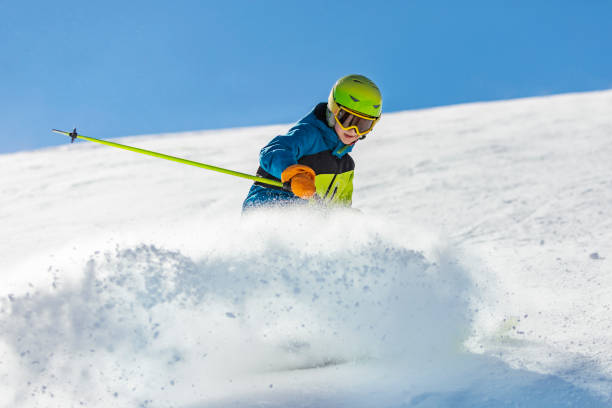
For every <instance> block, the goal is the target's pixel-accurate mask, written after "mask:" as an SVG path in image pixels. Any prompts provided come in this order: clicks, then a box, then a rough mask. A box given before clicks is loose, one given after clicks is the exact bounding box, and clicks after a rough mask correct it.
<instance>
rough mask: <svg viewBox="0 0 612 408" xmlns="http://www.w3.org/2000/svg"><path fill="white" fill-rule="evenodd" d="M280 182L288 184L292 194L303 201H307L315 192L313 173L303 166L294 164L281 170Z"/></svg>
mask: <svg viewBox="0 0 612 408" xmlns="http://www.w3.org/2000/svg"><path fill="white" fill-rule="evenodd" d="M281 181H282V182H283V184H284V183H289V185H290V186H291V191H292V192H293V194H295V195H296V196H298V197H300V198H303V199H308V198H310V197H312V196H313V195H315V193H316V192H317V188H316V187H315V182H314V181H315V172H314V170H313V169H311V168H310V167H308V166H304V165H303V164H294V165H292V166H289V167H287V168H286V169H285V170H283V172H282V174H281Z"/></svg>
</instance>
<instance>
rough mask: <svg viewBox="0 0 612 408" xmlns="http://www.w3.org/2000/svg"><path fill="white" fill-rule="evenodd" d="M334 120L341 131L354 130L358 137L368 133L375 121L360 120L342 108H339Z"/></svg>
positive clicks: (360, 118)
mask: <svg viewBox="0 0 612 408" xmlns="http://www.w3.org/2000/svg"><path fill="white" fill-rule="evenodd" d="M336 120H337V121H338V124H339V125H340V127H341V128H342V129H344V130H349V129H351V128H356V130H357V133H358V134H359V135H364V134H366V133H368V132H369V131H370V130H372V128H373V127H374V124H375V123H376V119H366V118H362V117H360V116H357V115H354V114H353V113H351V112H349V111H347V110H345V109H344V108H343V107H340V110H339V111H338V113H337V114H336Z"/></svg>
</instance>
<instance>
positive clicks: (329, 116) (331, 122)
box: [325, 105, 336, 128]
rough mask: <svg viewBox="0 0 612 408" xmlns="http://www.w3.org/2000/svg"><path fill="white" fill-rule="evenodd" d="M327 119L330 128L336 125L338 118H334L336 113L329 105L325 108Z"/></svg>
mask: <svg viewBox="0 0 612 408" xmlns="http://www.w3.org/2000/svg"><path fill="white" fill-rule="evenodd" d="M325 119H327V126H329V127H330V128H333V127H334V126H336V118H334V114H333V113H332V111H331V110H329V105H328V107H327V109H326V110H325Z"/></svg>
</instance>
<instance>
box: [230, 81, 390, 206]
mask: <svg viewBox="0 0 612 408" xmlns="http://www.w3.org/2000/svg"><path fill="white" fill-rule="evenodd" d="M381 112H382V96H381V94H380V90H379V89H378V87H377V86H376V85H375V84H374V82H372V81H371V80H369V79H368V78H366V77H364V76H362V75H348V76H345V77H342V78H340V79H339V80H338V81H337V82H336V83H335V85H334V86H333V88H332V89H331V92H330V93H329V98H328V100H327V103H325V102H322V103H319V104H318V105H317V106H315V107H314V109H313V110H312V112H310V114H308V115H307V116H306V117H305V118H303V119H302V120H300V121H299V122H298V123H297V124H296V125H295V126H293V127H292V128H291V129H289V131H288V132H287V134H286V135H282V136H277V137H275V138H274V139H272V140H271V141H270V143H268V144H267V145H266V146H265V147H264V148H263V149H261V152H260V155H259V169H258V170H257V175H258V176H260V177H265V178H270V179H275V180H280V181H281V182H282V183H283V184H284V187H283V188H281V187H274V186H270V185H267V184H262V183H259V182H255V183H254V184H253V186H251V189H250V190H249V193H248V195H247V197H246V199H245V200H244V203H243V205H242V209H243V211H247V210H250V209H253V208H257V207H261V206H274V205H287V204H306V203H308V202H313V201H314V202H318V203H320V204H323V205H332V206H333V205H338V206H346V207H350V206H351V202H352V196H353V170H354V168H355V163H354V161H353V159H352V158H351V156H349V154H348V153H349V152H350V151H351V150H352V149H353V147H354V146H355V143H357V141H358V140H360V139H363V138H364V137H365V135H366V134H367V133H368V132H370V131H371V130H372V128H373V127H374V125H375V124H376V123H377V122H378V120H379V119H380V115H381Z"/></svg>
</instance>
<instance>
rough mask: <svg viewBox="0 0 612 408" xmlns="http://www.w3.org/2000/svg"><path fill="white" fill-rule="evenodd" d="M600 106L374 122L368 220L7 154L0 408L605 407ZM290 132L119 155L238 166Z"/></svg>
mask: <svg viewBox="0 0 612 408" xmlns="http://www.w3.org/2000/svg"><path fill="white" fill-rule="evenodd" d="M610 112H612V91H605V92H592V93H585V94H569V95H560V96H553V97H545V98H530V99H522V100H512V101H502V102H495V103H482V104H469V105H460V106H451V107H444V108H437V109H429V110H422V111H412V112H401V113H394V114H388V115H385V116H384V119H383V120H382V121H381V123H380V124H379V125H378V127H377V129H376V131H375V134H372V135H370V136H368V138H367V139H366V140H364V141H361V142H359V145H358V146H357V147H356V149H355V150H354V154H352V155H353V157H354V158H355V161H356V163H357V168H356V178H355V194H354V206H355V207H357V208H360V209H361V210H362V211H363V213H361V214H360V213H354V212H349V211H339V212H332V213H320V212H318V211H307V212H304V211H284V212H279V211H267V212H262V213H261V214H256V215H255V216H252V217H246V218H242V217H240V205H241V203H242V200H243V198H244V196H245V194H246V191H247V190H248V188H249V184H250V182H248V181H245V180H241V179H236V178H233V177H229V176H226V175H221V174H216V173H211V172H208V171H204V170H201V169H197V168H194V167H189V166H184V165H180V164H176V163H171V162H166V161H162V160H159V159H154V158H149V157H145V156H142V155H138V154H136V153H132V152H125V151H120V150H117V149H112V148H110V147H106V146H100V145H95V144H93V143H87V142H80V143H75V144H72V145H71V144H66V145H65V146H62V147H59V148H51V149H43V150H38V151H33V152H23V153H15V154H8V155H1V156H0V167H1V168H2V170H3V177H2V179H1V180H0V192H1V195H0V200H1V202H0V225H1V228H0V273H1V275H0V276H1V278H0V279H1V280H0V282H1V283H2V285H1V288H0V406H7V407H9V406H44V407H49V406H58V407H65V406H80V405H81V404H82V405H85V406H145V407H166V406H175V407H204V406H206V407H234V406H236V407H238V406H240V407H243V406H266V407H270V406H301V407H320V406H334V407H338V406H347V407H381V406H385V407H399V406H402V407H408V406H411V407H430V406H431V407H439V406H448V407H451V406H452V407H462V406H465V407H474V406H477V407H485V406H486V407H488V406H491V407H494V406H495V407H496V406H529V407H532V406H533V407H536V406H593V407H605V406H612V400H611V398H612V318H611V317H610V313H611V311H610V304H611V301H610V299H611V298H612V296H611V294H612V261H611V260H610V257H612V219H611V217H610V213H611V211H610V209H611V208H612V176H611V175H612V160H611V159H612V115H610ZM53 125H57V124H53ZM53 125H51V124H50V127H52V126H53ZM288 126H289V125H279V126H268V127H258V128H241V129H227V130H219V131H205V132H192V133H181V134H166V135H153V136H148V137H138V138H136V137H133V138H124V139H120V140H119V143H126V144H130V145H135V146H137V147H142V148H145V149H149V150H154V151H160V152H164V153H167V154H171V155H174V156H179V157H185V158H189V159H192V160H197V161H202V162H205V163H209V164H214V165H217V166H221V167H227V168H231V169H234V170H238V171H243V172H247V173H254V171H255V169H256V168H257V155H258V152H259V149H260V148H261V147H262V146H263V145H264V144H265V143H266V142H267V141H268V140H269V139H270V138H271V137H272V136H274V135H276V134H279V133H281V132H283V131H284V130H286V129H287V128H288ZM81 130H82V132H83V133H84V134H86V135H88V136H93V137H99V138H103V137H104V135H93V134H88V133H87V131H86V129H81ZM49 137H60V136H57V135H53V134H50V136H49Z"/></svg>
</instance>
